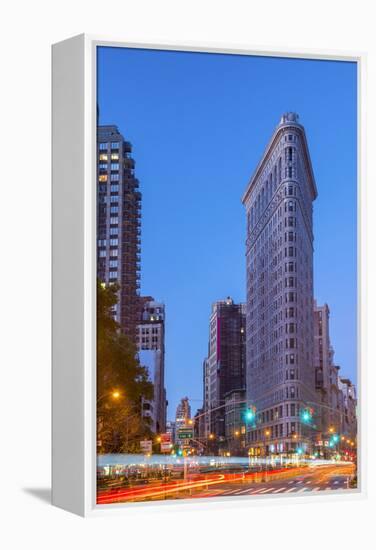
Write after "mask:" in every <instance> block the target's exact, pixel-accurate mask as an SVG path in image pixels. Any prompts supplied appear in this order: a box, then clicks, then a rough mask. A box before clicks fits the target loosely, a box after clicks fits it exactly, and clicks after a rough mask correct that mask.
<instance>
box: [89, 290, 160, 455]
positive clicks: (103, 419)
mask: <svg viewBox="0 0 376 550" xmlns="http://www.w3.org/2000/svg"><path fill="white" fill-rule="evenodd" d="M118 290H119V287H118V286H117V285H109V286H105V285H102V284H101V283H100V282H98V284H97V432H98V441H99V442H100V446H99V452H101V453H103V452H105V453H107V452H135V451H137V450H138V442H139V440H140V439H142V438H143V437H150V436H151V435H152V433H151V430H150V426H149V422H148V419H146V418H144V417H143V416H142V402H143V400H145V399H146V400H150V399H152V398H153V384H152V383H151V382H150V380H149V376H148V371H147V369H146V368H145V367H143V366H142V365H140V362H139V360H138V357H137V349H136V346H135V345H134V344H133V342H131V341H130V339H129V338H128V337H127V336H125V335H124V334H122V333H121V332H120V326H119V325H118V323H117V322H116V321H115V320H114V318H113V314H112V308H113V306H114V305H115V304H116V303H117V301H118V298H117V293H118Z"/></svg>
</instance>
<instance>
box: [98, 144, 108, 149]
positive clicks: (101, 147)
mask: <svg viewBox="0 0 376 550" xmlns="http://www.w3.org/2000/svg"><path fill="white" fill-rule="evenodd" d="M107 149H108V143H100V144H99V150H100V151H107Z"/></svg>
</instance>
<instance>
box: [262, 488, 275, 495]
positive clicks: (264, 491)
mask: <svg viewBox="0 0 376 550" xmlns="http://www.w3.org/2000/svg"><path fill="white" fill-rule="evenodd" d="M273 489H274V487H270V488H269V489H263V490H262V491H260V495H262V494H263V493H268V492H269V491H273Z"/></svg>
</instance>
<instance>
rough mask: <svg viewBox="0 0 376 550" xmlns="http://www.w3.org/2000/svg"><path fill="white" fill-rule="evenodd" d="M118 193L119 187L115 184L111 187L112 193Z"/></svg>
mask: <svg viewBox="0 0 376 550" xmlns="http://www.w3.org/2000/svg"><path fill="white" fill-rule="evenodd" d="M106 178H107V176H106ZM118 191H119V186H118V185H117V184H115V183H114V184H113V185H111V193H117V192H118Z"/></svg>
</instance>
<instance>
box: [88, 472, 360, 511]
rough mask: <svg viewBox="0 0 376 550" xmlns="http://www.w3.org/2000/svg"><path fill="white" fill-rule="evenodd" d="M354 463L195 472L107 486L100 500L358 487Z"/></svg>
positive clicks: (277, 492)
mask: <svg viewBox="0 0 376 550" xmlns="http://www.w3.org/2000/svg"><path fill="white" fill-rule="evenodd" d="M354 474H355V466H354V464H343V463H340V464H333V463H330V464H325V465H313V464H312V465H309V466H300V467H295V468H291V469H283V470H281V469H279V470H273V471H270V470H269V471H264V472H243V473H236V474H234V473H225V472H221V473H210V474H205V475H202V474H201V475H200V474H196V475H192V476H189V478H187V479H186V480H182V481H175V482H168V483H161V482H151V483H148V484H147V486H142V487H132V488H121V487H119V486H118V487H116V488H112V489H108V488H107V489H104V490H102V491H99V492H98V497H97V503H98V504H109V503H115V502H137V501H145V500H167V499H171V498H174V499H182V498H208V497H218V496H233V497H235V496H243V495H248V496H252V495H255V496H258V495H274V494H284V493H288V494H299V495H300V494H304V493H317V494H319V493H322V492H324V491H325V492H326V493H327V492H329V491H338V490H346V489H354V488H355V486H354V485H353V484H351V480H352V478H353V477H354Z"/></svg>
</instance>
